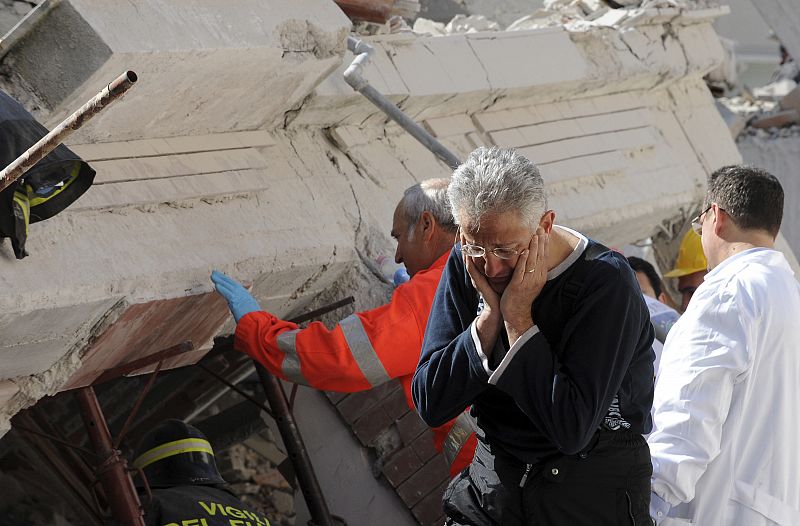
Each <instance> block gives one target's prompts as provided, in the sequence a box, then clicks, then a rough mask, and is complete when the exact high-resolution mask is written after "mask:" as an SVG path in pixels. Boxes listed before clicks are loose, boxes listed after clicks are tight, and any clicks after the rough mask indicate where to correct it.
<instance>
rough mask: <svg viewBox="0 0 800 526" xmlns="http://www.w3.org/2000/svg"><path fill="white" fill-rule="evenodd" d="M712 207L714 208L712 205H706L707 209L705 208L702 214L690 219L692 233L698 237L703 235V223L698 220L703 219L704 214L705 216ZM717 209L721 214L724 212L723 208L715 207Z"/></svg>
mask: <svg viewBox="0 0 800 526" xmlns="http://www.w3.org/2000/svg"><path fill="white" fill-rule="evenodd" d="M713 207H714V203H711V204H710V205H708V208H706V209H705V210H703V211H702V212H700V213H699V214H697V217H695V218H694V219H692V222H691V225H692V230H694V233H695V234H697V235H698V236H702V235H703V222H702V221H700V218H701V217H703V216H704V215H705V214H707V213H708V212H709V211H710V210H711V209H712V208H713ZM717 208H718V209H719V210H721V211H722V212H724V211H725V210H724V209H723V208H720V207H719V205H717Z"/></svg>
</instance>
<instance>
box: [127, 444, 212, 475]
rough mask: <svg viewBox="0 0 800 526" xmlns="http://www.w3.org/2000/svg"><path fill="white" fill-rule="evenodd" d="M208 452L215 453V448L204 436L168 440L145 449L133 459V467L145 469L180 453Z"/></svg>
mask: <svg viewBox="0 0 800 526" xmlns="http://www.w3.org/2000/svg"><path fill="white" fill-rule="evenodd" d="M192 452H200V453H208V454H209V455H211V456H213V455H214V450H213V449H211V444H209V443H208V441H207V440H203V439H202V438H186V439H183V440H175V441H174V442H167V443H166V444H161V445H160V446H157V447H154V448H153V449H150V450H148V451H145V452H144V453H142V454H141V455H139V456H138V457H136V460H134V461H133V467H134V468H136V469H144V468H146V467H147V466H149V465H150V464H152V463H154V462H158V461H159V460H163V459H165V458H167V457H171V456H174V455H179V454H181V453H192Z"/></svg>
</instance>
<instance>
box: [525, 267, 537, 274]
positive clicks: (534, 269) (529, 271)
mask: <svg viewBox="0 0 800 526" xmlns="http://www.w3.org/2000/svg"><path fill="white" fill-rule="evenodd" d="M535 271H536V267H533V268H532V269H530V270H526V271H525V273H526V274H530V273H531V272H535Z"/></svg>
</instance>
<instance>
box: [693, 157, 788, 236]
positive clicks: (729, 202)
mask: <svg viewBox="0 0 800 526" xmlns="http://www.w3.org/2000/svg"><path fill="white" fill-rule="evenodd" d="M706 202H707V203H708V204H711V203H717V204H718V205H719V207H720V208H722V209H723V210H724V211H725V212H726V213H727V214H728V215H729V216H730V217H731V219H733V222H734V223H735V224H736V226H738V227H739V228H741V229H743V230H754V229H757V230H766V231H767V232H769V233H770V234H771V235H772V236H773V237H775V236H777V235H778V230H780V228H781V220H782V219H783V187H781V183H780V182H779V181H778V179H777V178H776V177H775V176H774V175H772V174H770V173H768V172H766V171H764V170H761V169H759V168H754V167H752V166H742V165H731V166H725V167H723V168H720V169H719V170H717V171H715V172H714V173H712V174H711V175H710V176H709V177H708V194H707V195H706Z"/></svg>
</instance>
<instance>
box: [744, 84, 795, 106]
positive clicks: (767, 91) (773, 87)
mask: <svg viewBox="0 0 800 526" xmlns="http://www.w3.org/2000/svg"><path fill="white" fill-rule="evenodd" d="M795 87H797V82H795V81H794V80H792V79H780V80H777V81H775V82H772V83H770V84H767V85H766V86H761V87H760V88H753V96H754V97H756V98H758V99H762V100H775V101H777V100H779V99H782V98H783V97H785V96H786V95H788V94H789V92H790V91H792V90H793V89H794V88H795Z"/></svg>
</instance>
